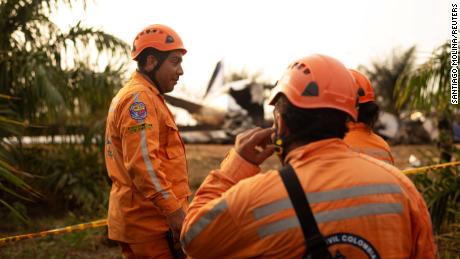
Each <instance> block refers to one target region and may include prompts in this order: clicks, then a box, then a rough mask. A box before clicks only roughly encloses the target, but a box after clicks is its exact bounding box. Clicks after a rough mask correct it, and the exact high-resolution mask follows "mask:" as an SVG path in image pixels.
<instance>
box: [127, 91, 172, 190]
mask: <svg viewBox="0 0 460 259" xmlns="http://www.w3.org/2000/svg"><path fill="white" fill-rule="evenodd" d="M133 99H134V101H135V102H139V93H134V94H133ZM137 122H139V123H143V122H144V120H141V121H137ZM141 148H142V157H143V158H144V163H145V166H146V167H147V172H148V173H149V176H150V179H151V180H152V182H153V185H154V186H155V189H156V190H157V191H158V192H160V193H161V194H162V196H163V198H164V199H167V198H169V193H168V192H167V191H165V190H163V189H162V188H161V184H160V180H158V177H157V175H156V173H155V169H154V168H153V163H152V161H151V160H150V156H149V150H148V148H147V137H146V134H145V128H144V129H142V131H141Z"/></svg>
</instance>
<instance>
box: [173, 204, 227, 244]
mask: <svg viewBox="0 0 460 259" xmlns="http://www.w3.org/2000/svg"><path fill="white" fill-rule="evenodd" d="M227 208H228V205H227V201H225V200H221V201H220V202H219V203H217V204H216V205H215V206H214V208H212V209H211V210H210V211H208V212H206V213H205V214H204V215H203V216H201V218H200V219H198V220H197V221H196V222H195V224H193V225H192V226H191V227H190V229H189V230H188V231H187V233H185V236H184V237H183V239H182V240H181V244H182V246H183V247H184V246H187V245H188V244H190V242H192V240H193V239H194V238H195V237H196V236H198V235H199V234H200V233H201V231H203V230H204V229H205V228H206V227H207V226H208V225H209V224H211V222H212V221H213V220H214V219H215V218H216V217H217V216H219V215H220V214H221V213H222V212H224V210H226V209H227Z"/></svg>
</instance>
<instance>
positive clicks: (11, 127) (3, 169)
mask: <svg viewBox="0 0 460 259" xmlns="http://www.w3.org/2000/svg"><path fill="white" fill-rule="evenodd" d="M5 99H11V97H9V96H6V95H3V96H0V101H2V102H1V103H0V191H1V192H0V207H4V208H6V209H7V210H8V211H9V212H10V215H13V217H12V219H13V220H16V219H19V220H20V221H22V222H23V223H24V222H26V221H27V216H26V213H25V211H26V210H25V209H22V208H23V206H22V204H21V203H19V202H14V203H13V204H11V203H10V202H8V200H11V199H13V198H14V199H20V200H23V201H31V199H33V198H39V197H40V194H39V193H38V192H37V191H35V190H34V189H33V188H32V187H31V186H30V185H29V184H27V183H26V182H25V181H24V180H23V178H32V177H33V176H32V175H30V174H28V173H26V172H24V171H21V170H19V169H17V168H16V167H14V166H13V164H15V162H16V161H15V159H14V157H13V153H14V148H13V147H12V145H10V144H9V143H8V142H7V141H6V139H5V138H3V137H6V136H14V135H19V134H20V129H21V128H22V127H24V126H25V125H24V123H21V122H19V121H16V120H14V119H10V117H11V116H14V113H13V112H12V111H11V109H9V107H8V106H6V105H4V100H5ZM1 136H3V137H1Z"/></svg>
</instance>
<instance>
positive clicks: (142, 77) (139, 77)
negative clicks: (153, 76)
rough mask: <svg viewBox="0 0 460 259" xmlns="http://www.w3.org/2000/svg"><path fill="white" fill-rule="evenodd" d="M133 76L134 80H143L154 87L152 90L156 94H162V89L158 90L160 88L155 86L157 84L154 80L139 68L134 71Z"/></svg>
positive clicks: (151, 87) (150, 86) (143, 82)
mask: <svg viewBox="0 0 460 259" xmlns="http://www.w3.org/2000/svg"><path fill="white" fill-rule="evenodd" d="M131 78H132V79H133V80H136V81H139V82H141V83H142V84H143V85H147V86H149V88H150V89H152V91H153V92H154V93H155V94H156V95H160V91H158V89H157V88H156V87H155V85H154V84H153V82H152V80H150V78H148V77H147V76H145V75H144V74H142V73H141V72H139V71H138V70H136V71H134V73H133V75H132V76H131Z"/></svg>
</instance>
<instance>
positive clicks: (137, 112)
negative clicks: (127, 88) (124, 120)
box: [129, 102, 147, 121]
mask: <svg viewBox="0 0 460 259" xmlns="http://www.w3.org/2000/svg"><path fill="white" fill-rule="evenodd" d="M129 113H130V114H131V118H133V119H135V120H137V121H140V120H143V119H145V117H147V108H146V107H145V104H144V103H143V102H135V103H133V104H131V106H130V107H129Z"/></svg>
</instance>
